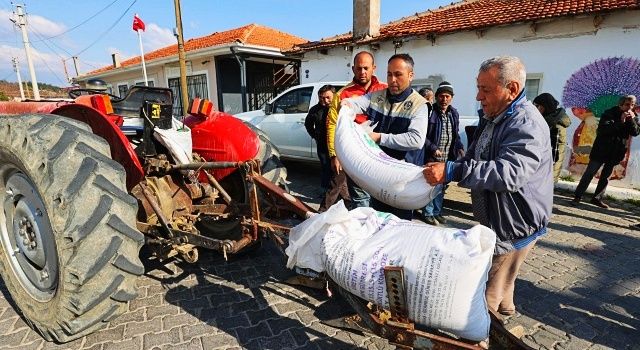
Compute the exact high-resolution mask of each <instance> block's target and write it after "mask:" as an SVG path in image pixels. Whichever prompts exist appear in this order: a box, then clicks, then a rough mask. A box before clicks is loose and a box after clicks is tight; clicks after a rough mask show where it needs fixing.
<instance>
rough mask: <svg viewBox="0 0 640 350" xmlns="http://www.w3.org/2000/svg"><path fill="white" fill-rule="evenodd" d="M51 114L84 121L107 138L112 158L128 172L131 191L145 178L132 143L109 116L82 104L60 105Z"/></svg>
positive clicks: (128, 186) (128, 188)
mask: <svg viewBox="0 0 640 350" xmlns="http://www.w3.org/2000/svg"><path fill="white" fill-rule="evenodd" d="M51 114H56V115H60V116H63V117H67V118H71V119H75V120H77V121H80V122H83V123H85V124H87V125H89V127H91V130H92V132H93V133H94V134H96V135H98V136H100V137H102V138H103V139H105V140H106V141H107V143H109V148H110V149H111V158H112V159H113V160H115V161H116V162H118V163H120V164H121V165H122V166H123V167H124V169H125V171H126V172H127V190H129V191H131V189H132V188H133V187H134V186H135V185H136V184H138V183H139V182H140V181H141V180H142V179H143V178H144V171H143V170H142V165H141V164H140V160H139V159H138V156H137V155H136V152H135V151H134V150H133V148H132V147H131V143H129V140H128V139H127V137H126V136H125V135H124V134H123V133H122V131H120V128H119V127H118V126H117V125H116V124H115V123H114V122H113V121H112V120H111V119H109V117H108V116H106V115H105V114H103V113H102V112H100V111H98V110H96V109H94V108H91V107H88V106H85V105H81V104H68V105H64V106H60V107H58V108H56V109H54V110H52V111H51Z"/></svg>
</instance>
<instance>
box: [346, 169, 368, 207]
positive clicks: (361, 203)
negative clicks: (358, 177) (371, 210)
mask: <svg viewBox="0 0 640 350" xmlns="http://www.w3.org/2000/svg"><path fill="white" fill-rule="evenodd" d="M347 189H348V190H349V197H351V208H349V209H355V208H360V207H368V206H369V202H370V201H371V196H370V195H369V194H368V193H367V192H366V191H365V190H363V189H362V188H361V187H360V186H358V185H357V184H356V183H355V182H353V180H351V178H350V177H349V176H347Z"/></svg>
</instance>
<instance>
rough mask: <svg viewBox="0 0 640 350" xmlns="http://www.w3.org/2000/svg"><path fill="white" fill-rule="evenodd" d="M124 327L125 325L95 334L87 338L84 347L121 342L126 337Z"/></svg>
mask: <svg viewBox="0 0 640 350" xmlns="http://www.w3.org/2000/svg"><path fill="white" fill-rule="evenodd" d="M124 327H125V325H120V326H117V327H115V328H108V329H103V330H99V331H96V332H93V333H91V334H89V335H87V336H86V337H85V338H86V341H85V343H84V345H85V346H93V345H94V344H98V343H106V342H110V341H117V340H120V339H122V338H123V336H124Z"/></svg>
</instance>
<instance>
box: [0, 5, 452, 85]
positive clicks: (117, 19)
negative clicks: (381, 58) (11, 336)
mask: <svg viewBox="0 0 640 350" xmlns="http://www.w3.org/2000/svg"><path fill="white" fill-rule="evenodd" d="M452 1H453V0H446V1H444V0H381V9H380V22H381V24H385V23H388V22H390V21H395V20H398V19H400V18H402V17H406V16H410V15H413V14H415V13H417V12H423V11H426V10H428V9H435V8H438V7H439V6H444V5H449V4H451V3H452ZM18 4H22V5H24V8H25V10H26V13H27V21H28V26H27V28H28V35H29V41H30V42H31V49H32V50H31V51H32V59H33V62H34V67H35V71H36V79H37V81H38V82H39V83H43V82H44V83H49V84H53V85H57V86H68V85H69V84H68V83H67V78H66V74H65V69H64V67H65V65H66V70H67V74H68V76H69V77H74V76H75V75H76V72H75V69H74V64H73V60H72V59H71V57H73V56H77V57H78V72H79V74H83V73H87V72H89V71H92V70H94V69H97V68H100V67H103V66H107V65H110V64H111V54H112V53H115V52H118V53H120V54H121V57H122V58H123V60H124V59H126V58H129V57H133V56H137V55H139V54H140V49H139V43H138V37H137V34H136V32H134V31H133V30H132V29H131V24H132V21H133V15H134V14H135V13H137V14H138V16H139V17H140V18H141V19H142V20H143V21H144V23H145V25H146V30H145V32H144V33H143V34H142V41H143V47H144V52H145V53H147V52H150V51H152V50H155V49H158V48H161V47H165V46H168V45H172V44H175V43H176V38H175V37H174V35H173V28H174V27H175V26H176V22H175V12H174V9H175V8H174V1H173V0H84V1H78V0H73V1H69V0H21V2H18ZM352 6H353V0H325V1H317V0H208V1H206V0H181V8H182V26H183V30H184V40H185V41H186V40H188V39H190V38H194V37H200V36H205V35H208V34H211V33H214V32H220V31H225V30H229V29H233V28H237V27H241V26H244V25H247V24H250V23H257V24H261V25H265V26H268V27H272V28H275V29H278V30H281V31H284V32H287V33H290V34H293V35H297V36H299V37H302V38H304V39H308V40H319V39H321V38H325V37H331V36H333V35H337V34H342V33H346V32H348V31H350V30H351V26H352V22H353V19H352ZM14 12H15V2H12V1H11V0H0V52H2V53H3V54H2V55H1V56H0V80H8V81H17V76H16V73H15V72H14V69H13V65H12V62H11V60H12V57H17V58H18V62H19V68H20V75H21V77H22V80H23V81H24V80H31V78H30V75H29V70H28V66H27V60H26V55H25V50H24V45H23V41H22V34H21V32H20V30H19V29H18V28H17V27H16V26H15V25H14V24H13V23H12V21H11V19H12V18H14ZM63 61H64V62H65V64H64V65H63Z"/></svg>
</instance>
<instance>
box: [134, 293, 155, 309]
mask: <svg viewBox="0 0 640 350" xmlns="http://www.w3.org/2000/svg"><path fill="white" fill-rule="evenodd" d="M162 299H163V297H162V295H154V296H152V297H148V298H137V299H133V300H131V301H130V302H129V311H135V310H137V309H139V308H144V307H148V306H158V305H160V304H162Z"/></svg>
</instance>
